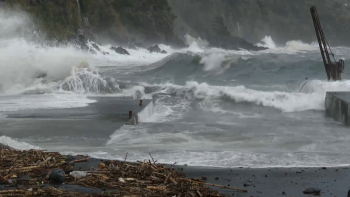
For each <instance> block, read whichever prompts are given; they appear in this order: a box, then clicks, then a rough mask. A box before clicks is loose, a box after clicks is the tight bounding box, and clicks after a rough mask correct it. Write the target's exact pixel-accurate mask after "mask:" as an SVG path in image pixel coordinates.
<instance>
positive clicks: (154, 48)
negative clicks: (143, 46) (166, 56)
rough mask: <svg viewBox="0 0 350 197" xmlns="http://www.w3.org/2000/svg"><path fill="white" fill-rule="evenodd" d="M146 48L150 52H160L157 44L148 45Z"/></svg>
mask: <svg viewBox="0 0 350 197" xmlns="http://www.w3.org/2000/svg"><path fill="white" fill-rule="evenodd" d="M147 50H148V51H149V52H151V53H160V52H162V50H161V49H160V48H159V46H158V45H154V46H150V47H148V48H147Z"/></svg>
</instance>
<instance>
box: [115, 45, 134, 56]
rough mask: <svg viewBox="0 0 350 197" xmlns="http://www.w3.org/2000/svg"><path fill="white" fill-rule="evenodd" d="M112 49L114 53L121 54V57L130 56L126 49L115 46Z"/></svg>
mask: <svg viewBox="0 0 350 197" xmlns="http://www.w3.org/2000/svg"><path fill="white" fill-rule="evenodd" d="M111 49H112V50H113V51H115V52H116V53H119V54H121V55H130V53H129V52H128V51H127V50H126V49H124V48H122V47H114V46H112V47H111Z"/></svg>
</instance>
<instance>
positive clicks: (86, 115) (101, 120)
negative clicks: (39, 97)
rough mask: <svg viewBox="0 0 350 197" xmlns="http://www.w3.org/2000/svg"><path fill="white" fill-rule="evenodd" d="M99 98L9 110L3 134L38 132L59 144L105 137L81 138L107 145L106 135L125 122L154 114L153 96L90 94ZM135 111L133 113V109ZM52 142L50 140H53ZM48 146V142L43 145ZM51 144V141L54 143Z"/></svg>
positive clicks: (2, 124)
mask: <svg viewBox="0 0 350 197" xmlns="http://www.w3.org/2000/svg"><path fill="white" fill-rule="evenodd" d="M89 99H92V100H95V102H93V103H90V104H88V105H87V106H85V107H77V108H66V109H30V110H21V111H9V112H5V113H6V114H5V115H6V118H2V119H0V128H1V129H0V136H8V137H10V138H15V139H25V138H28V137H30V136H37V138H38V144H39V145H38V146H39V147H40V146H41V145H42V143H44V141H43V140H41V139H53V138H54V139H57V140H55V143H56V144H57V146H69V142H68V141H67V140H68V139H71V140H72V142H71V144H70V145H72V146H73V145H74V146H77V145H78V143H77V142H76V140H75V139H82V138H84V139H85V138H86V139H103V140H101V141H98V140H95V141H93V142H83V141H82V142H81V143H82V146H85V145H86V143H90V145H89V146H92V145H94V146H96V147H103V146H105V139H109V136H110V135H111V134H113V133H114V132H115V131H116V130H118V129H120V128H121V127H122V126H124V125H125V124H127V125H134V124H137V123H139V122H142V121H143V120H145V119H146V118H148V117H150V116H152V114H153V112H154V101H153V99H144V100H142V105H140V100H135V99H132V98H130V97H89ZM130 111H132V116H131V117H130V116H129V112H130ZM82 140H83V139H82ZM51 143H52V142H51V141H50V144H51ZM43 146H44V145H43ZM50 146H51V145H50Z"/></svg>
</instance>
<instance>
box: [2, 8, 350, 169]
mask: <svg viewBox="0 0 350 197" xmlns="http://www.w3.org/2000/svg"><path fill="white" fill-rule="evenodd" d="M9 24H11V25H9ZM30 24H32V23H31V22H30V21H28V19H27V17H26V16H25V14H23V13H7V12H5V11H3V10H0V25H5V26H6V25H7V26H10V27H12V28H5V29H1V30H0V118H1V119H6V113H7V112H13V111H23V110H28V109H52V110H55V109H65V108H77V107H84V106H87V105H89V103H93V102H95V101H94V100H92V99H89V98H88V96H109V97H119V96H131V97H133V98H134V99H140V98H151V97H152V96H154V97H155V98H156V100H155V103H156V106H155V114H154V115H153V116H151V117H149V118H147V119H145V120H144V121H143V122H142V123H141V124H139V125H136V126H123V127H122V128H120V129H117V130H115V131H114V133H113V134H112V135H110V136H109V137H108V138H97V139H89V138H86V137H85V136H81V137H79V138H73V137H70V136H64V137H62V136H61V137H58V136H55V134H52V136H51V137H50V138H44V137H41V136H34V135H31V134H30V133H27V134H26V135H24V136H23V137H21V138H11V137H10V136H7V135H3V134H2V133H1V129H0V143H4V144H8V145H10V146H13V147H15V148H18V149H27V148H43V149H48V150H53V151H60V152H62V153H64V154H89V155H91V156H93V157H99V158H105V159H122V158H124V156H125V153H126V152H128V159H129V160H131V161H133V160H139V159H144V158H148V157H149V153H152V155H153V157H154V158H156V159H157V160H158V161H159V162H165V163H174V162H179V163H180V164H188V165H193V166H216V167H237V166H249V167H257V168H260V167H271V166H279V167H296V166H308V167H311V166H341V165H349V164H350V161H349V159H348V158H349V152H350V147H349V146H348V144H349V143H350V133H349V129H348V128H346V127H344V126H342V125H340V124H339V123H336V122H334V121H333V120H332V119H331V118H329V117H326V116H325V108H324V98H325V93H326V91H347V90H349V89H350V80H348V77H347V73H348V71H347V69H346V68H345V73H344V74H343V80H342V81H338V82H328V81H326V80H325V79H326V74H325V71H324V67H323V63H322V59H321V56H320V53H319V49H318V46H317V44H315V43H303V42H301V41H297V40H295V41H289V42H287V43H286V44H285V45H284V46H276V44H275V43H274V42H273V38H271V37H270V36H266V37H265V38H263V39H262V42H261V43H258V44H257V45H264V46H267V47H269V48H270V49H268V50H264V51H259V52H252V51H246V50H243V49H242V50H237V51H234V50H223V49H219V48H208V47H207V46H208V43H207V42H206V41H205V40H202V39H200V38H192V37H190V36H186V37H185V39H186V41H187V43H188V44H189V47H188V48H184V49H172V48H171V47H170V46H166V45H163V44H161V43H160V44H159V46H160V48H161V49H164V50H166V51H168V53H167V54H158V53H149V52H148V51H147V50H146V49H143V48H139V49H127V50H128V51H129V53H130V54H131V55H130V56H124V55H119V54H116V53H114V52H113V51H111V50H110V49H109V47H110V45H104V46H99V47H100V48H101V49H102V51H106V52H109V55H103V54H102V53H101V52H99V51H95V52H96V54H91V53H90V52H83V51H80V50H79V49H78V48H77V47H76V46H75V45H74V44H69V45H55V46H52V45H48V44H45V42H38V40H40V37H41V35H38V34H37V33H36V31H35V29H33V30H31V33H26V34H17V33H16V34H14V33H12V32H18V29H26V30H28V28H27V27H28V25H29V26H30ZM28 31H30V29H29V30H28ZM28 35H30V36H28ZM89 45H90V46H91V43H89ZM90 50H94V49H93V47H91V48H90ZM333 52H334V54H335V55H336V57H338V58H343V59H345V61H346V60H347V59H349V58H350V55H349V54H350V48H346V47H333ZM44 74H45V77H38V76H44ZM306 78H307V80H306ZM72 132H74V131H72ZM57 141H61V142H62V143H64V142H72V143H68V144H69V145H67V146H65V147H62V146H56V144H57V143H54V142H57ZM76 141H79V147H75V146H74V142H76ZM96 141H98V142H99V145H98V146H96V145H95V144H96V143H94V142H96ZM101 144H102V145H101Z"/></svg>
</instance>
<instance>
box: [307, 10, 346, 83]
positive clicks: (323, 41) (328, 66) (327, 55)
mask: <svg viewBox="0 0 350 197" xmlns="http://www.w3.org/2000/svg"><path fill="white" fill-rule="evenodd" d="M310 11H311V16H312V20H313V22H314V26H315V31H316V36H317V40H318V44H319V46H320V50H321V55H322V59H323V63H324V67H325V70H326V73H327V78H328V80H330V79H332V80H333V81H337V80H341V73H342V72H343V71H344V67H345V63H344V60H342V59H340V60H339V61H336V60H335V58H334V54H333V52H332V49H331V48H330V46H329V44H328V41H327V38H326V36H325V35H324V33H323V30H322V27H321V23H320V20H319V17H318V14H317V10H316V7H315V6H312V7H311V8H310ZM331 56H332V58H333V60H334V62H332V60H331Z"/></svg>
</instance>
